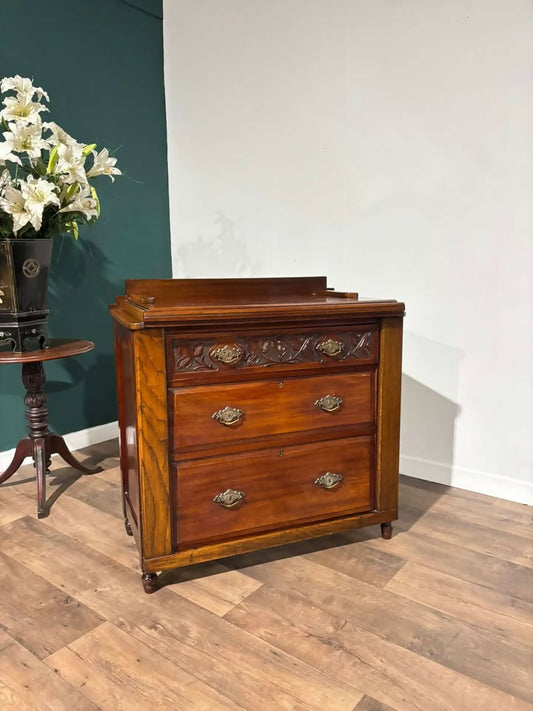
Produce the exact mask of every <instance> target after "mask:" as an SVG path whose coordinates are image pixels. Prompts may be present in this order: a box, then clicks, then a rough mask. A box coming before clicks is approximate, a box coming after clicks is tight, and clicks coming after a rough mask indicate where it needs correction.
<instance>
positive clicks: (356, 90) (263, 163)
mask: <svg viewBox="0 0 533 711" xmlns="http://www.w3.org/2000/svg"><path fill="white" fill-rule="evenodd" d="M164 34H165V76H166V79H165V81H166V92H167V93H166V97H167V118H168V145H169V173H170V198H171V225H172V243H173V269H174V275H175V276H176V277H180V276H181V277H204V276H205V277H207V276H277V275H279V276H290V275H314V274H325V275H327V276H328V279H329V283H330V285H332V286H335V287H337V288H347V289H351V290H358V291H359V292H360V293H361V294H363V295H366V296H378V297H393V298H397V299H399V300H402V301H405V302H406V305H407V318H406V321H405V357H404V373H405V377H404V390H403V420H402V472H403V473H404V474H408V475H412V476H418V477H422V478H426V479H433V480H436V481H442V482H445V483H451V484H453V485H456V486H461V487H464V488H468V489H473V490H477V491H482V492H485V493H489V494H494V495H497V496H501V497H504V498H509V499H513V500H518V501H529V502H533V495H532V491H533V484H532V478H533V449H532V442H533V378H532V370H533V337H532V331H533V287H532V284H533V237H532V234H533V233H532V226H533V225H532V222H533V221H532V203H533V160H532V141H533V128H532V126H533V92H532V66H533V63H532V60H533V49H532V48H533V4H532V3H531V1H530V0H506V2H503V1H502V0H447V1H446V2H436V1H435V2H428V1H427V0H372V2H368V0H166V1H165V3H164Z"/></svg>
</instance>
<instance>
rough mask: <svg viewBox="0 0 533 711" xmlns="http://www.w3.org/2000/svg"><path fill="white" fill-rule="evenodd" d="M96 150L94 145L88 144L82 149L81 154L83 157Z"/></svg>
mask: <svg viewBox="0 0 533 711" xmlns="http://www.w3.org/2000/svg"><path fill="white" fill-rule="evenodd" d="M95 148H96V143H90V144H89V145H88V146H85V148H84V149H83V151H82V153H83V155H84V156H85V157H87V156H88V155H89V153H90V152H91V151H92V150H94V149H95Z"/></svg>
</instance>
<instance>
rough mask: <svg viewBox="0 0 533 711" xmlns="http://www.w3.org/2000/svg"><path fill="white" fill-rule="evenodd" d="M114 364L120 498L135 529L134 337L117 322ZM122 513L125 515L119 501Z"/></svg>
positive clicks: (137, 465) (137, 509)
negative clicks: (130, 511) (128, 508)
mask: <svg viewBox="0 0 533 711" xmlns="http://www.w3.org/2000/svg"><path fill="white" fill-rule="evenodd" d="M113 329H114V344H115V364H116V374H117V396H118V400H117V405H118V421H119V426H120V470H121V476H122V492H123V496H124V497H127V498H128V500H129V504H130V507H131V509H132V511H133V521H132V523H133V524H134V525H135V526H138V525H139V517H140V500H139V450H138V443H137V395H136V390H135V362H134V358H133V335H132V333H131V332H130V331H128V329H126V328H124V326H122V325H121V324H119V323H118V322H117V321H114V322H113ZM121 503H122V511H123V516H124V518H125V519H126V518H128V516H127V515H126V509H125V501H124V498H122V501H121Z"/></svg>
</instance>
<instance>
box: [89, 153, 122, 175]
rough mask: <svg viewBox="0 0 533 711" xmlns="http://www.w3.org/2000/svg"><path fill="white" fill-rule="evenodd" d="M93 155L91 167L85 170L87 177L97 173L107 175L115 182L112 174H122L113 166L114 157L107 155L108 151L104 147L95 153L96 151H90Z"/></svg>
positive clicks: (115, 160)
mask: <svg viewBox="0 0 533 711" xmlns="http://www.w3.org/2000/svg"><path fill="white" fill-rule="evenodd" d="M91 153H92V154H93V157H94V163H93V167H92V168H91V169H90V170H89V171H87V177H88V178H94V177H95V176H97V175H108V176H109V177H110V178H111V180H112V181H113V182H115V178H114V177H113V176H114V175H122V172H121V171H120V170H119V169H118V168H115V163H116V162H117V159H116V158H110V157H109V151H108V150H107V148H104V149H102V150H101V151H100V153H97V152H96V151H91Z"/></svg>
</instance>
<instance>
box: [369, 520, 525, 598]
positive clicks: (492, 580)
mask: <svg viewBox="0 0 533 711" xmlns="http://www.w3.org/2000/svg"><path fill="white" fill-rule="evenodd" d="M454 528H455V526H454V522H453V521H449V531H450V533H451V535H452V536H453V535H454ZM475 533H476V532H475V527H472V530H471V535H472V536H473V537H474V536H475ZM364 535H368V534H363V536H364ZM362 544H363V545H367V546H372V547H374V548H377V549H378V550H384V551H386V552H387V553H392V554H393V555H397V556H400V557H401V558H405V559H406V560H407V559H409V560H412V561H416V562H417V563H421V564H423V565H427V566H428V567H429V568H433V569H435V570H440V571H442V572H443V573H449V574H450V575H453V576H455V577H457V578H460V579H461V580H467V581H469V582H472V583H477V582H479V581H480V580H482V581H483V585H485V586H487V587H490V588H493V589H494V590H498V591H500V592H501V593H504V594H506V595H511V596H513V597H518V598H520V599H521V600H526V601H528V602H533V585H532V584H531V581H532V573H531V569H530V568H526V567H524V566H520V565H517V564H516V563H510V562H509V561H506V560H500V559H498V558H495V557H494V556H492V555H489V554H487V553H483V552H481V551H473V550H469V549H468V548H465V547H464V546H462V545H460V544H454V543H450V542H449V541H447V540H445V539H433V538H432V536H431V534H430V533H429V534H423V533H421V532H420V533H415V532H412V531H409V532H408V533H402V534H401V535H398V536H393V537H392V539H391V540H390V541H384V540H382V539H378V538H374V539H373V540H364V541H363V542H362Z"/></svg>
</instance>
